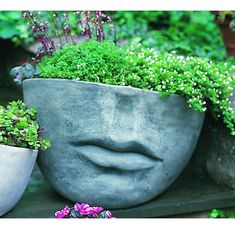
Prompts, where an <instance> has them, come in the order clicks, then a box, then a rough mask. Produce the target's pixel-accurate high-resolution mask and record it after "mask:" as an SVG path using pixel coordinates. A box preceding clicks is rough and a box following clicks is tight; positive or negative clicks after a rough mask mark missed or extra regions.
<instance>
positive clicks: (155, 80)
mask: <svg viewBox="0 0 235 229" xmlns="http://www.w3.org/2000/svg"><path fill="white" fill-rule="evenodd" d="M39 68H40V71H41V74H40V77H43V78H68V79H75V80H82V81H90V82H98V83H106V84H111V85H126V86H132V87H136V88H141V89H146V90H154V91H158V92H159V93H160V95H161V96H162V97H167V96H169V95H170V94H175V93H176V94H180V95H183V96H184V97H185V98H186V101H187V103H188V106H189V107H190V108H193V109H195V110H197V111H200V112H204V111H206V109H207V105H209V104H212V109H213V111H214V112H215V114H216V115H217V116H218V117H220V115H221V116H222V117H223V120H224V123H225V124H226V126H227V127H228V128H229V129H230V130H231V134H232V135H235V127H234V110H233V109H232V107H231V101H230V97H231V96H232V94H233V92H234V90H235V78H234V76H233V72H234V67H231V68H228V67H227V66H226V63H224V64H221V65H216V64H214V63H213V62H211V61H207V60H204V59H201V58H197V57H184V56H178V55H176V54H174V53H170V54H158V53H157V52H156V51H155V50H153V49H148V48H144V47H142V46H141V45H137V46H133V47H130V48H126V49H121V48H119V47H117V46H115V45H114V44H113V43H110V42H102V43H98V42H95V41H88V42H84V43H81V44H79V45H75V46H72V45H71V46H66V47H64V48H63V49H61V50H58V51H56V52H54V54H53V55H52V56H50V57H45V58H44V59H43V60H42V62H41V63H40V64H39Z"/></svg>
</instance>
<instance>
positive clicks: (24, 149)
mask: <svg viewBox="0 0 235 229" xmlns="http://www.w3.org/2000/svg"><path fill="white" fill-rule="evenodd" d="M1 147H5V148H14V149H18V150H22V151H26V150H27V151H33V152H35V153H37V152H38V150H37V149H29V148H23V147H18V146H9V145H4V144H0V148H1Z"/></svg>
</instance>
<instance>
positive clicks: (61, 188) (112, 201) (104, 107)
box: [24, 79, 204, 209]
mask: <svg viewBox="0 0 235 229" xmlns="http://www.w3.org/2000/svg"><path fill="white" fill-rule="evenodd" d="M24 100H25V103H26V104H27V106H31V107H35V108H36V109H37V111H38V121H39V124H40V126H41V127H42V128H44V129H46V133H45V137H47V138H49V139H51V142H52V147H51V148H50V149H49V150H48V151H46V152H43V153H40V154H39V158H38V164H39V167H40V168H41V170H42V173H43V174H44V176H45V177H46V179H47V180H48V182H49V183H50V184H51V185H52V187H53V188H54V189H55V190H56V191H57V192H59V193H60V194H61V195H63V196H64V197H66V198H68V199H70V200H71V201H73V202H87V203H89V204H93V205H101V206H103V207H105V208H110V209H115V208H125V207H131V206H134V205H138V204H141V203H144V202H146V201H148V200H151V199H152V198H154V197H156V196H157V195H158V194H160V193H161V192H163V191H164V190H165V189H166V188H167V187H168V186H169V185H170V184H171V183H172V182H173V181H174V180H175V179H176V177H177V176H178V175H179V173H180V172H181V171H182V170H183V168H184V167H185V165H186V163H187V162H188V160H189V158H190V157H191V155H192V153H193V150H194V148H195V145H196V143H197V139H198V136H199V133H200V130H201V126H202V123H203V120H204V114H203V113H199V112H197V111H194V110H192V109H189V108H187V106H186V102H185V100H184V99H183V97H181V96H179V95H172V96H170V97H169V98H167V99H162V98H160V96H159V94H158V93H157V92H152V91H144V90H141V89H135V88H131V87H123V86H111V85H103V84H96V83H88V82H79V81H72V80H61V79H59V80H51V79H30V80H25V81H24Z"/></svg>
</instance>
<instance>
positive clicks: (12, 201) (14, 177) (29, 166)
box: [0, 145, 37, 216]
mask: <svg viewBox="0 0 235 229" xmlns="http://www.w3.org/2000/svg"><path fill="white" fill-rule="evenodd" d="M36 157H37V150H30V149H26V148H19V147H12V146H6V145H0V177H1V179H0V216H2V215H4V214H5V213H7V212H8V211H10V210H11V209H12V208H13V207H14V206H15V205H16V204H17V202H18V201H19V200H20V198H21V196H22V195H23V192H24V190H25V188H26V186H27V184H28V181H29V177H30V175H31V173H32V170H33V166H34V164H35V161H36Z"/></svg>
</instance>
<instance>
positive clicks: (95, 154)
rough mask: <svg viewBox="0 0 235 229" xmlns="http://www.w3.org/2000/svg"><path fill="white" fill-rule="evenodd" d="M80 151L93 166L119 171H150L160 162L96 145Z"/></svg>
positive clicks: (87, 146)
mask: <svg viewBox="0 0 235 229" xmlns="http://www.w3.org/2000/svg"><path fill="white" fill-rule="evenodd" d="M78 151H79V152H80V153H81V154H82V155H83V156H84V157H86V159H88V160H89V161H91V162H92V163H93V164H95V165H97V166H100V167H104V168H113V169H119V170H127V171H128V170H129V171H136V170H143V169H149V168H152V167H154V166H155V165H156V163H158V162H160V161H159V160H157V159H152V158H150V157H147V156H145V155H142V154H140V153H135V152H117V151H112V150H109V149H107V148H104V147H100V146H96V145H84V146H79V147H78Z"/></svg>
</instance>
